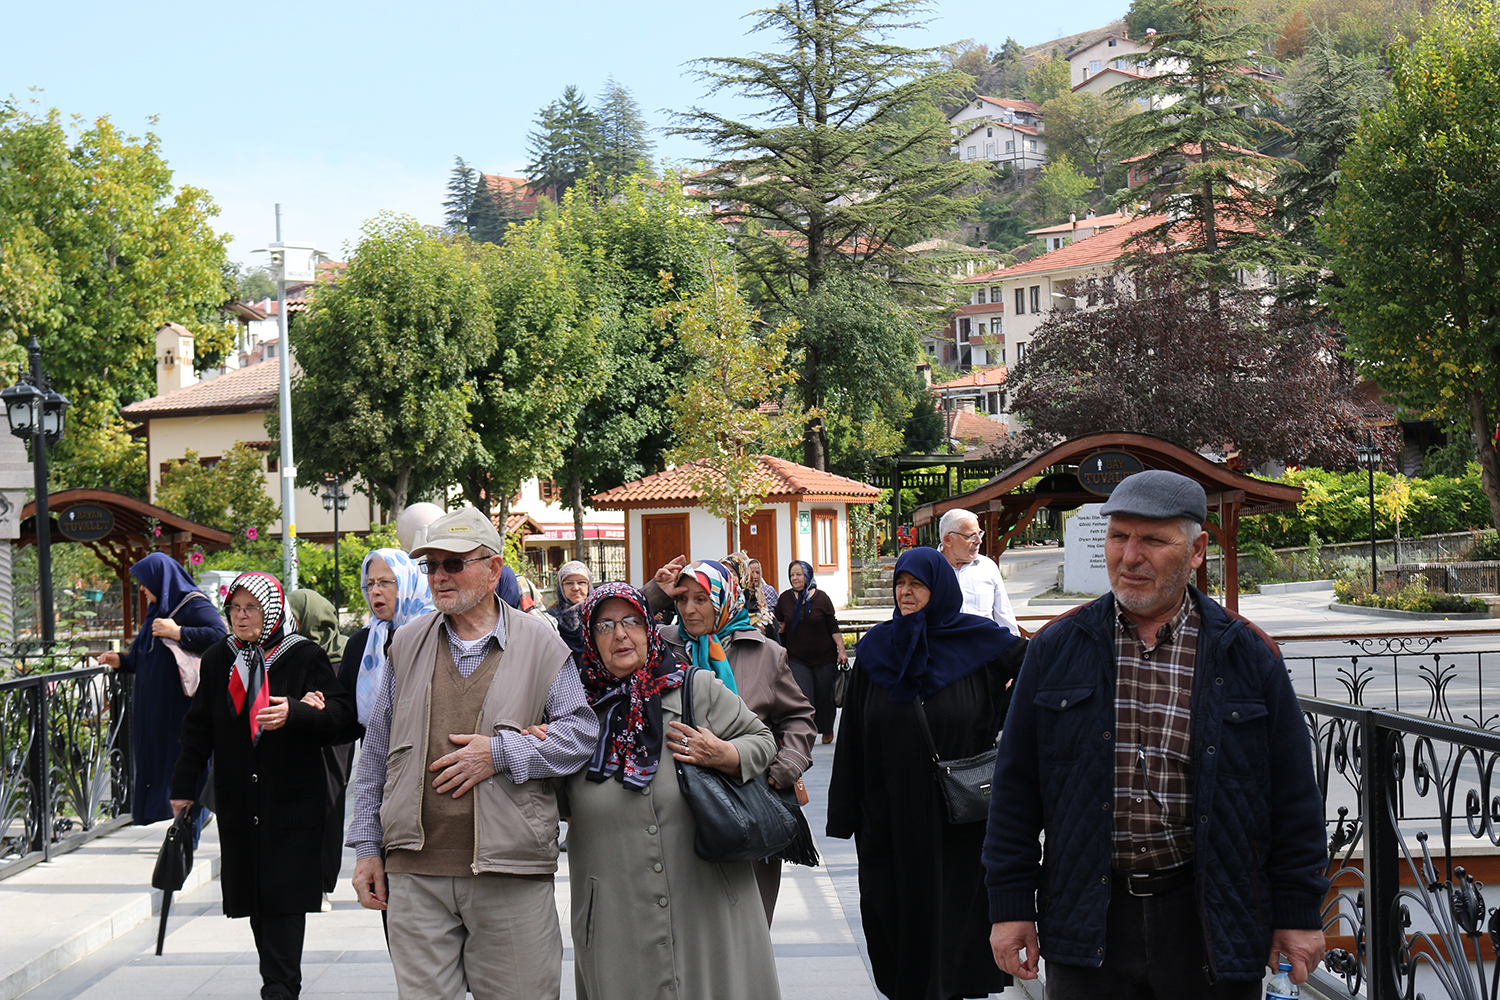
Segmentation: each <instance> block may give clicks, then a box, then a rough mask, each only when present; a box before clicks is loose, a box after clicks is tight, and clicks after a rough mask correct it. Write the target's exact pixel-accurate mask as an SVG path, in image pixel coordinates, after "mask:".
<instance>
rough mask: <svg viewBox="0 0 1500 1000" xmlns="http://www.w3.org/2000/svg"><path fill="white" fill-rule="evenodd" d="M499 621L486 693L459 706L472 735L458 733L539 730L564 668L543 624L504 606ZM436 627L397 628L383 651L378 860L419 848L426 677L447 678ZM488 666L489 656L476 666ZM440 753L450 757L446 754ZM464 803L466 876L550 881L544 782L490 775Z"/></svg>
mask: <svg viewBox="0 0 1500 1000" xmlns="http://www.w3.org/2000/svg"><path fill="white" fill-rule="evenodd" d="M500 613H501V614H503V615H504V616H505V649H504V650H503V651H502V652H501V653H500V655H499V659H498V661H497V662H496V663H495V667H494V676H493V677H492V679H491V680H490V683H489V685H488V687H486V688H484V689H483V690H482V691H481V690H479V689H478V687H477V686H476V687H475V688H474V689H473V690H471V691H470V692H469V693H468V694H467V696H466V697H467V698H468V699H470V701H469V704H470V706H471V708H472V712H471V714H469V715H468V717H469V718H471V719H476V720H477V725H476V726H475V727H474V728H473V729H466V730H463V731H464V732H473V733H482V734H484V735H486V736H493V735H494V734H496V733H499V732H500V731H502V730H505V729H510V730H516V731H519V730H521V729H524V728H526V727H527V726H533V725H537V724H539V723H541V722H542V721H543V719H544V716H543V713H544V710H545V708H546V704H547V693H548V692H549V691H550V690H551V688H552V682H553V680H554V679H555V678H556V677H557V672H558V671H559V670H561V669H562V668H563V666H564V665H566V664H567V663H568V662H569V653H568V647H567V646H566V645H564V644H563V642H562V640H561V639H559V638H558V637H557V633H556V632H554V631H552V630H551V629H550V628H548V627H547V625H546V624H545V623H543V622H540V621H537V620H535V619H533V618H532V617H530V616H529V615H523V614H521V613H519V612H517V611H513V610H512V609H511V608H510V606H509V605H507V604H505V603H504V602H501V603H500ZM442 622H443V616H442V615H441V614H440V613H438V612H431V613H429V614H427V615H424V616H423V617H421V618H418V619H416V620H415V621H412V622H408V623H407V624H406V625H404V626H402V627H401V628H400V629H399V630H397V632H396V635H395V638H394V639H393V640H392V641H391V653H390V663H391V672H392V675H393V676H394V678H395V685H396V695H395V705H394V709H393V712H392V715H391V742H390V753H389V754H388V755H387V757H386V775H385V793H384V795H383V796H382V799H381V807H380V822H381V825H382V826H383V828H384V830H385V847H386V849H387V850H388V851H414V852H420V851H421V850H422V849H423V846H424V845H425V844H426V842H427V834H426V832H425V831H424V829H423V826H422V820H423V810H422V798H423V787H424V785H428V784H430V783H431V780H432V777H433V775H432V773H431V772H430V771H428V769H427V768H428V765H429V764H431V763H432V761H433V760H436V759H437V758H438V757H440V756H442V755H443V754H442V753H436V752H435V751H434V750H433V749H431V747H439V748H440V747H441V744H439V743H435V742H433V741H432V740H431V739H430V736H431V734H430V733H429V728H430V723H431V717H432V686H433V676H434V672H435V671H436V670H437V669H439V668H441V669H445V670H456V668H455V667H453V666H452V657H451V655H450V654H449V652H448V641H447V638H446V636H445V635H444V633H443V629H442V628H441V624H442ZM490 659H493V654H491V657H490V658H487V661H486V662H488V661H489V660H490ZM449 710H450V713H451V711H452V706H449ZM465 710H466V711H467V709H465ZM450 717H451V715H450ZM445 739H446V737H445ZM450 746H452V747H453V749H457V745H456V744H450ZM464 798H465V799H469V800H470V811H469V812H468V813H466V815H472V817H473V824H474V829H473V844H474V858H473V862H472V864H471V865H470V866H469V868H470V872H471V873H472V874H475V875H478V874H481V873H487V872H494V873H501V874H508V875H539V874H548V873H552V872H555V871H557V822H558V813H557V797H556V795H555V794H554V792H553V790H552V787H551V785H550V783H549V782H547V781H546V780H544V779H535V780H532V781H528V782H526V783H525V784H522V785H517V784H516V783H515V782H514V781H512V780H511V778H510V775H508V774H496V775H493V776H491V777H490V778H488V779H486V780H485V781H481V782H480V783H479V784H477V785H475V786H474V787H473V788H472V789H471V790H470V791H469V792H468V794H467V795H465V796H464ZM459 801H462V800H459ZM450 822H451V820H450ZM403 867H406V868H408V870H420V868H417V867H412V866H409V865H403Z"/></svg>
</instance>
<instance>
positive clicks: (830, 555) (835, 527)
mask: <svg viewBox="0 0 1500 1000" xmlns="http://www.w3.org/2000/svg"><path fill="white" fill-rule="evenodd" d="M812 516H813V572H815V573H822V572H824V571H828V570H836V569H838V568H839V515H838V513H837V512H836V511H831V510H815V511H813V512H812Z"/></svg>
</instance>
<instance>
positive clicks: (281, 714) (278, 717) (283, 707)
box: [255, 694, 291, 729]
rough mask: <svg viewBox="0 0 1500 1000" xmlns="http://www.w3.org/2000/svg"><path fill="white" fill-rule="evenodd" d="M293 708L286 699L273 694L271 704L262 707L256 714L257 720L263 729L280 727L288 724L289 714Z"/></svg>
mask: <svg viewBox="0 0 1500 1000" xmlns="http://www.w3.org/2000/svg"><path fill="white" fill-rule="evenodd" d="M289 712H291V709H290V708H289V707H288V706H287V703H286V699H285V698H281V697H278V696H276V695H274V694H273V695H271V704H269V705H267V706H266V707H265V708H263V709H261V710H260V711H259V712H257V713H256V715H255V721H256V722H257V723H258V724H259V725H260V728H262V729H280V728H281V727H282V726H284V725H286V717H287V714H288V713H289Z"/></svg>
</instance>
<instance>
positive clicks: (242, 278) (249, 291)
mask: <svg viewBox="0 0 1500 1000" xmlns="http://www.w3.org/2000/svg"><path fill="white" fill-rule="evenodd" d="M230 266H231V267H233V268H234V283H235V288H234V298H235V301H237V302H262V301H264V300H266V299H268V298H272V297H274V296H275V295H276V281H275V279H274V278H272V277H271V275H270V274H269V273H267V271H266V269H265V268H264V267H250V268H247V267H245V266H244V265H243V264H232V265H230ZM194 355H195V359H196V352H194Z"/></svg>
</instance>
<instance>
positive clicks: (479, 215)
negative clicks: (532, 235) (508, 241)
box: [469, 174, 526, 246]
mask: <svg viewBox="0 0 1500 1000" xmlns="http://www.w3.org/2000/svg"><path fill="white" fill-rule="evenodd" d="M525 221H526V215H525V214H524V213H523V212H522V211H521V209H520V206H518V205H517V204H516V199H515V196H514V195H513V194H512V193H511V190H510V189H509V188H508V187H506V186H505V185H504V184H502V183H501V182H500V178H498V177H491V176H489V175H486V174H480V175H479V179H478V181H477V182H476V183H475V188H474V204H473V207H472V208H471V209H470V211H469V238H470V239H472V240H474V241H475V242H476V243H493V244H495V245H496V246H499V245H500V244H501V243H503V242H504V241H505V234H506V233H508V232H510V227H511V226H516V225H520V224H521V223H522V222H525Z"/></svg>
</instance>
